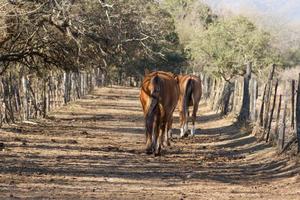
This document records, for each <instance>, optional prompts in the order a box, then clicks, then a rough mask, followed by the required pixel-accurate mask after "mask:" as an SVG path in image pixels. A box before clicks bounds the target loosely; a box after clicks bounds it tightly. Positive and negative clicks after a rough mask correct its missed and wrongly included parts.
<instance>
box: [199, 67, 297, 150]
mask: <svg viewBox="0 0 300 200" xmlns="http://www.w3.org/2000/svg"><path fill="white" fill-rule="evenodd" d="M248 67H250V68H251V65H250V66H248ZM274 72H275V65H273V66H272V67H271V70H270V74H269V77H268V80H267V82H266V83H264V82H262V81H260V80H259V79H257V77H252V76H251V73H250V74H246V76H245V77H244V78H243V79H242V78H236V79H234V80H231V81H230V83H231V84H226V82H227V83H228V81H224V80H222V79H220V78H213V77H209V76H208V75H202V77H203V79H204V80H203V88H205V90H203V99H204V101H206V102H207V103H208V104H209V105H210V107H211V108H212V109H213V110H214V111H216V112H220V113H221V114H230V115H234V116H235V117H236V118H237V119H238V122H241V121H243V119H244V118H246V119H247V124H248V125H250V126H251V128H252V134H254V135H255V136H257V137H258V138H259V139H260V140H265V141H266V142H268V143H271V144H273V145H277V147H278V151H279V152H283V151H284V150H286V149H287V148H288V147H289V146H290V145H291V144H292V143H294V142H298V151H300V144H299V143H300V119H299V118H300V102H299V101H300V95H299V93H300V75H299V79H298V80H296V79H294V80H289V81H283V80H278V79H275V80H274ZM208 80H210V81H208ZM248 81H249V82H248ZM245 83H246V85H245ZM206 84H211V85H206ZM224 85H228V88H229V90H228V88H226V87H224ZM216 86H217V87H216ZM297 88H298V89H297ZM227 91H231V92H229V93H228V92H227ZM228 95H229V96H228ZM224 99H227V100H228V101H224ZM247 101H249V102H247ZM220 108H228V109H227V112H223V111H224V110H222V109H220ZM248 111H249V112H248Z"/></svg>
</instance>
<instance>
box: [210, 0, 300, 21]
mask: <svg viewBox="0 0 300 200" xmlns="http://www.w3.org/2000/svg"><path fill="white" fill-rule="evenodd" d="M204 1H205V2H206V3H207V4H208V5H210V6H211V7H212V8H214V10H218V11H219V12H224V11H225V12H226V11H230V12H232V13H236V14H240V13H246V14H252V15H258V16H264V17H268V18H274V19H275V20H280V21H282V22H283V23H292V24H299V25H300V0H204Z"/></svg>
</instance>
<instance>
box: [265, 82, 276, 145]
mask: <svg viewBox="0 0 300 200" xmlns="http://www.w3.org/2000/svg"><path fill="white" fill-rule="evenodd" d="M277 88H278V79H277V80H276V83H275V92H274V98H273V104H272V108H271V113H270V119H269V124H268V129H267V138H266V142H268V140H269V136H270V131H271V125H272V119H273V114H274V109H275V104H276V96H277Z"/></svg>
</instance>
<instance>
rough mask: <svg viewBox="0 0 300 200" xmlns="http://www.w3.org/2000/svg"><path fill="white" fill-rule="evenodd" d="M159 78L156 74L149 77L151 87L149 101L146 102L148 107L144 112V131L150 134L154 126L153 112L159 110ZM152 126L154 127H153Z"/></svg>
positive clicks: (155, 112)
mask: <svg viewBox="0 0 300 200" xmlns="http://www.w3.org/2000/svg"><path fill="white" fill-rule="evenodd" d="M159 82H160V79H159V77H158V75H155V76H154V77H152V78H151V80H150V84H151V85H152V87H153V89H152V91H151V94H150V97H149V98H150V101H149V103H148V109H147V113H146V120H145V122H146V133H147V134H152V131H153V128H154V127H155V124H154V120H155V114H157V112H159V95H160V84H159ZM156 120H157V119H156ZM153 126H154V127H153Z"/></svg>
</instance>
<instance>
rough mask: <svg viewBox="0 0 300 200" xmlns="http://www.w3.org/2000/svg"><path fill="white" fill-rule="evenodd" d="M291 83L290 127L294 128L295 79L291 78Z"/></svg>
mask: <svg viewBox="0 0 300 200" xmlns="http://www.w3.org/2000/svg"><path fill="white" fill-rule="evenodd" d="M291 84H292V94H291V95H292V96H291V101H292V107H291V127H292V128H293V129H294V128H295V80H292V82H291Z"/></svg>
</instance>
